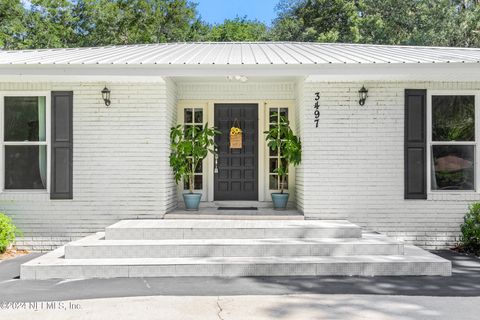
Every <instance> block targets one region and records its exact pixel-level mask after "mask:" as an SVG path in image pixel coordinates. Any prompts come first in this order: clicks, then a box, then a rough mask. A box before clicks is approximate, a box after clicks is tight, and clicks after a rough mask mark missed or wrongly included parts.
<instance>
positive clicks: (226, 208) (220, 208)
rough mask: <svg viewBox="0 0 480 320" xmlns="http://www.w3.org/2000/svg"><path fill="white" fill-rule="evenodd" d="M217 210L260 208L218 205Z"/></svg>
mask: <svg viewBox="0 0 480 320" xmlns="http://www.w3.org/2000/svg"><path fill="white" fill-rule="evenodd" d="M217 210H258V208H257V207H218V208H217Z"/></svg>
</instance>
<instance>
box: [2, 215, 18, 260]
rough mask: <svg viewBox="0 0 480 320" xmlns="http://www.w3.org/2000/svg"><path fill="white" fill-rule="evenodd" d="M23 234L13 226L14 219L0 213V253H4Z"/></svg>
mask: <svg viewBox="0 0 480 320" xmlns="http://www.w3.org/2000/svg"><path fill="white" fill-rule="evenodd" d="M19 236H22V232H21V231H20V230H19V229H18V228H17V227H16V226H15V225H14V224H13V222H12V219H11V218H10V217H8V216H6V215H5V214H3V213H0V253H4V252H5V251H6V250H7V248H8V247H9V246H10V245H11V244H12V243H13V242H14V241H15V238H16V237H19Z"/></svg>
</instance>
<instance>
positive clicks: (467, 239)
mask: <svg viewBox="0 0 480 320" xmlns="http://www.w3.org/2000/svg"><path fill="white" fill-rule="evenodd" d="M461 231H462V236H461V238H460V245H461V247H462V249H463V250H464V251H466V252H470V253H474V254H476V255H479V254H480V203H479V202H477V203H473V204H471V205H470V206H469V210H468V213H467V214H466V215H465V218H464V223H463V224H462V226H461Z"/></svg>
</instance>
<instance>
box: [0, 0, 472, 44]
mask: <svg viewBox="0 0 480 320" xmlns="http://www.w3.org/2000/svg"><path fill="white" fill-rule="evenodd" d="M24 3H25V4H24ZM27 3H28V4H27ZM276 10H277V17H276V19H275V20H274V21H273V22H272V25H271V26H267V25H266V24H264V23H263V22H260V21H257V20H249V19H248V18H247V17H237V18H235V19H226V20H225V21H224V22H223V23H220V24H215V25H210V24H208V23H206V22H204V21H202V19H201V17H200V15H199V14H198V11H197V5H196V3H195V2H194V1H190V0H31V1H28V2H27V1H22V0H2V1H0V48H3V49H22V48H53V47H83V46H101V45H122V44H136V43H161V42H183V41H271V40H275V41H318V42H351V43H375V44H409V45H432V46H460V47H480V1H479V0H402V1H398V0H279V3H278V5H277V8H276Z"/></svg>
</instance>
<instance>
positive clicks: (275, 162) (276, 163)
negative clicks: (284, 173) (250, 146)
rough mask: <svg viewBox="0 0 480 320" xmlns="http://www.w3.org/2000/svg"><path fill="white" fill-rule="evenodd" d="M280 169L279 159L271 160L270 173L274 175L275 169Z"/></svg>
mask: <svg viewBox="0 0 480 320" xmlns="http://www.w3.org/2000/svg"><path fill="white" fill-rule="evenodd" d="M277 167H278V159H277V158H271V159H270V171H269V172H270V173H273V172H274V170H275V169H277Z"/></svg>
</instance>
